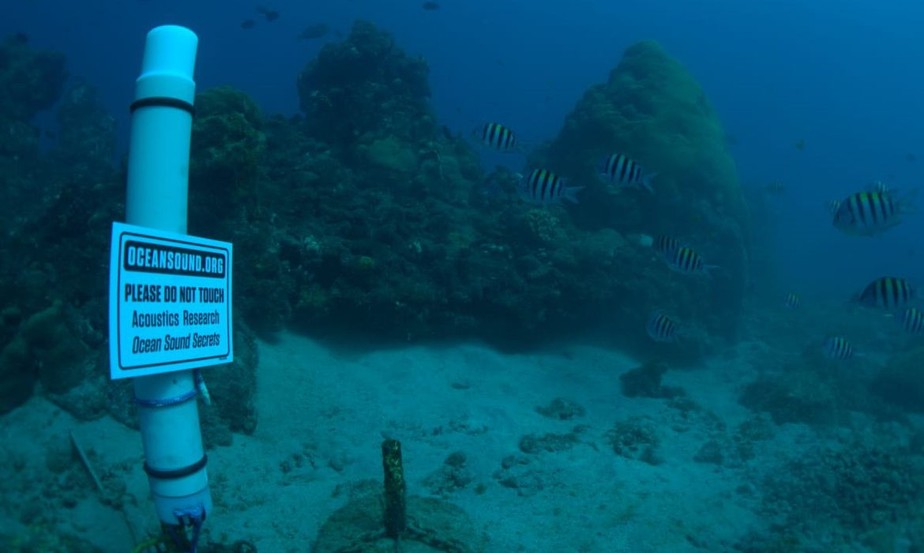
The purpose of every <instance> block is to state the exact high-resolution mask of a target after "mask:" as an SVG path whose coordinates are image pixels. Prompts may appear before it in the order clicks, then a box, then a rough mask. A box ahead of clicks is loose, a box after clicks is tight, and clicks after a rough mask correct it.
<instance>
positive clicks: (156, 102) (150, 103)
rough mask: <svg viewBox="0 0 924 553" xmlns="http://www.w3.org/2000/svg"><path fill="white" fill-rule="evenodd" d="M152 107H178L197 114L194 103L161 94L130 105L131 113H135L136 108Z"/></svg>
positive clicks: (193, 114) (191, 113)
mask: <svg viewBox="0 0 924 553" xmlns="http://www.w3.org/2000/svg"><path fill="white" fill-rule="evenodd" d="M150 107H161V108H176V109H181V110H183V111H188V112H189V114H190V115H192V116H195V115H196V108H195V107H193V105H192V104H190V103H189V102H186V101H184V100H178V99H177V98H167V97H165V96H164V97H161V96H154V97H151V98H142V99H140V100H135V101H134V102H132V105H131V106H130V107H129V111H130V112H131V113H135V110H136V109H141V108H150Z"/></svg>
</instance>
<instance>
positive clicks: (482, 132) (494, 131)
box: [472, 121, 519, 152]
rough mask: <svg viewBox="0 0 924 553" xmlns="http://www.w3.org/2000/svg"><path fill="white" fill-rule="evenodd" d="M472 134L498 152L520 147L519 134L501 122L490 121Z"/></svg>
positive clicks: (515, 149) (510, 150) (512, 150)
mask: <svg viewBox="0 0 924 553" xmlns="http://www.w3.org/2000/svg"><path fill="white" fill-rule="evenodd" d="M472 136H473V137H474V138H475V140H477V141H478V142H481V143H482V144H483V145H485V146H487V147H489V148H491V149H492V150H496V151H498V152H514V151H517V149H518V148H519V146H518V143H517V135H516V134H514V132H513V131H511V130H510V129H509V128H507V127H505V126H504V125H501V124H500V123H496V122H493V121H492V122H490V123H485V124H484V125H480V126H478V127H476V128H475V130H473V131H472Z"/></svg>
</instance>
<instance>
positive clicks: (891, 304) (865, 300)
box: [855, 276, 915, 311]
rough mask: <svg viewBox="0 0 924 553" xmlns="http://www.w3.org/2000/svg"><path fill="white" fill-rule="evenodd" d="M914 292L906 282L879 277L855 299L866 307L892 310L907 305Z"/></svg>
mask: <svg viewBox="0 0 924 553" xmlns="http://www.w3.org/2000/svg"><path fill="white" fill-rule="evenodd" d="M914 298H915V291H914V288H912V286H911V284H909V283H908V281H907V280H905V279H903V278H899V277H890V276H886V277H879V278H877V279H876V280H874V281H872V282H870V283H869V284H867V285H866V288H864V289H863V291H862V292H860V293H859V294H858V295H857V297H856V298H855V299H856V301H857V302H859V303H860V304H861V305H865V306H866V307H878V308H880V309H887V310H890V311H891V310H894V309H900V308H902V307H905V306H906V305H908V303H909V302H910V301H911V300H913V299H914Z"/></svg>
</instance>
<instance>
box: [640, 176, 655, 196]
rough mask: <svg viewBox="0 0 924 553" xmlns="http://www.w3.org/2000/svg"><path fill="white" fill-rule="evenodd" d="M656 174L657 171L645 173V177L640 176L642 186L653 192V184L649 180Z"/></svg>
mask: <svg viewBox="0 0 924 553" xmlns="http://www.w3.org/2000/svg"><path fill="white" fill-rule="evenodd" d="M657 176H658V174H657V173H648V174H647V175H645V177H644V178H642V188H644V189H645V190H647V191H649V192H651V193H652V194H654V191H655V190H654V186H652V184H651V181H653V180H654V179H655V177H657Z"/></svg>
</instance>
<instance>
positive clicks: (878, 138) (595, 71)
mask: <svg viewBox="0 0 924 553" xmlns="http://www.w3.org/2000/svg"><path fill="white" fill-rule="evenodd" d="M6 4H7V7H5V8H4V12H5V13H4V17H3V18H2V19H0V35H6V34H9V33H12V32H23V33H26V34H27V35H28V36H29V37H30V41H31V44H32V45H33V46H35V47H37V48H46V49H52V50H58V51H62V52H65V53H66V55H67V57H68V67H69V69H70V71H71V74H72V75H73V76H74V77H79V78H82V79H85V80H87V81H89V82H90V83H92V84H94V85H96V86H98V87H99V88H100V91H101V95H102V98H103V101H104V102H105V104H106V105H107V107H108V108H109V110H110V111H111V112H112V113H113V114H114V115H116V116H117V118H118V120H119V127H120V137H121V146H120V147H121V149H122V150H124V149H125V148H126V147H127V146H126V144H125V142H126V137H127V127H128V124H127V123H128V121H127V108H126V106H127V105H128V104H129V102H130V101H131V97H132V92H133V81H134V78H135V77H136V76H137V71H138V68H139V64H140V59H141V52H142V47H143V42H144V35H145V33H146V32H147V30H149V29H150V28H151V27H153V26H156V25H159V24H165V23H174V24H180V25H186V26H189V27H190V28H192V29H193V30H195V32H196V33H198V35H199V37H200V39H201V42H200V51H199V58H198V66H197V81H198V86H199V88H200V90H204V89H207V88H209V87H212V86H216V85H221V84H231V85H234V86H236V87H239V88H240V89H242V90H244V91H245V92H247V93H248V94H250V95H251V96H252V97H254V98H255V99H256V100H257V101H258V102H259V104H260V106H261V107H262V108H263V110H264V111H265V112H266V113H282V114H293V113H296V112H297V111H298V101H297V97H296V89H295V78H296V75H297V74H298V72H299V71H300V70H301V69H302V68H303V67H304V66H305V64H306V63H307V62H308V61H309V60H311V59H312V58H313V57H314V56H315V55H316V54H317V53H318V51H319V49H320V47H321V46H322V45H323V44H324V43H325V41H330V40H337V38H338V34H339V33H344V34H345V33H347V32H348V31H349V28H350V25H351V23H352V21H353V20H354V19H356V18H364V19H368V20H371V21H373V22H375V23H376V24H377V25H379V26H380V27H382V28H384V29H387V30H388V31H390V32H391V33H393V34H394V35H395V37H396V39H397V41H398V44H399V45H400V46H401V47H402V48H404V49H405V50H407V51H408V52H410V53H412V54H419V55H421V56H423V57H424V58H426V59H427V61H428V62H429V65H430V68H431V74H430V83H431V87H432V92H433V96H432V102H433V107H434V109H435V110H436V112H437V114H438V115H439V117H440V120H441V121H442V122H443V123H445V124H446V125H447V126H448V127H449V128H451V129H454V130H457V131H460V132H468V131H469V130H471V129H472V128H473V127H474V126H475V125H477V124H479V123H481V122H483V121H485V120H488V119H492V120H494V119H496V120H502V121H504V122H505V123H506V124H507V125H509V126H510V127H512V128H515V129H517V130H518V132H519V134H520V136H521V140H522V141H524V142H526V143H527V144H537V143H540V142H542V141H544V140H548V139H551V138H553V137H554V136H555V134H556V133H557V132H558V130H559V129H560V126H561V124H562V121H563V119H564V117H565V115H566V114H567V113H568V112H569V110H570V109H571V108H572V107H573V106H574V104H575V102H576V101H577V100H578V99H579V98H580V96H581V94H582V93H583V91H584V90H585V89H586V88H587V87H588V86H590V85H592V84H594V83H598V82H601V81H603V80H605V79H606V77H607V75H608V72H609V71H610V69H611V68H613V67H614V66H615V65H616V63H618V61H619V59H620V57H621V54H622V51H623V50H624V49H625V48H626V47H627V46H629V45H630V44H632V43H634V42H636V41H638V40H640V39H655V40H657V41H659V42H661V43H662V44H663V45H664V46H665V47H666V49H667V50H668V52H669V53H670V54H671V55H673V56H674V57H676V58H677V59H678V60H679V61H680V62H681V63H683V64H684V65H685V66H686V67H687V68H688V69H689V70H690V71H691V72H692V73H693V75H694V76H695V77H696V78H697V79H698V80H699V82H700V83H701V85H702V86H703V88H704V90H705V91H706V94H707V96H708V99H709V100H710V102H711V103H712V105H713V106H714V108H715V109H716V111H717V112H718V114H719V116H720V118H721V120H722V122H723V124H724V125H725V128H726V131H727V132H728V134H729V135H730V136H732V137H734V146H733V154H734V157H735V159H736V161H737V163H738V168H739V174H740V177H741V181H742V183H743V184H744V185H746V186H747V185H754V186H763V185H764V184H766V183H768V182H770V181H775V180H779V181H781V182H783V183H784V185H785V186H786V188H787V190H786V193H785V194H784V195H782V196H780V197H773V198H769V200H770V203H771V205H772V212H773V213H774V215H775V217H776V218H778V219H779V224H778V225H777V230H775V231H774V232H775V233H776V235H777V236H776V237H775V241H776V244H777V246H778V252H777V254H778V255H779V257H780V262H779V267H780V274H781V276H782V277H783V280H784V283H783V284H782V286H783V287H789V288H793V289H797V290H800V291H802V292H803V293H807V294H810V295H819V296H822V297H824V296H826V295H827V296H830V298H831V299H834V298H837V297H840V296H844V295H850V294H852V293H854V292H855V291H856V290H857V289H858V288H860V287H862V286H863V284H864V283H865V282H867V281H868V280H870V279H871V278H873V277H875V276H879V275H881V274H886V273H894V274H901V275H904V276H908V277H909V278H910V279H911V280H912V281H914V282H918V283H924V268H922V259H924V257H922V255H924V253H922V252H919V251H918V249H919V247H918V246H917V244H916V238H917V237H919V236H920V235H921V232H922V231H924V217H921V216H920V215H913V216H909V217H906V220H905V221H904V222H903V225H902V226H901V227H899V228H898V229H894V230H893V231H890V232H889V233H888V234H887V235H885V236H881V237H878V238H872V239H857V238H854V237H849V236H844V235H842V234H840V233H839V232H837V231H836V230H835V229H833V228H832V226H831V224H830V217H829V215H828V213H827V211H826V207H825V203H826V202H827V201H828V200H831V199H835V198H840V197H843V196H845V195H846V194H848V193H849V192H852V191H854V190H857V189H860V188H862V187H863V186H865V185H866V184H867V183H868V182H869V181H871V180H874V179H883V180H886V181H887V182H888V183H889V184H890V185H892V186H894V187H895V188H896V189H899V190H910V189H913V188H916V187H919V186H920V184H921V181H922V167H924V148H921V146H922V144H921V138H922V137H924V81H922V79H921V78H920V77H919V76H918V74H917V73H919V72H918V71H916V68H917V67H919V62H920V60H921V59H924V42H922V41H920V40H919V39H918V36H917V33H919V30H920V29H921V27H922V24H924V5H922V4H919V3H915V2H909V1H894V2H889V3H881V2H871V1H856V0H848V1H833V0H830V1H827V2H798V1H773V2H767V1H761V2H758V1H751V2H740V1H737V0H724V1H718V0H711V1H706V2H695V3H694V2H678V1H667V0H635V1H626V2H618V3H613V2H607V1H603V0H581V1H574V2H555V1H547V2H535V1H521V0H490V1H489V0H480V1H472V0H465V1H461V0H444V1H441V2H440V9H439V10H435V11H427V10H423V9H422V7H421V2H418V1H417V0H391V1H388V2H380V1H373V0H344V1H341V2H295V1H276V2H273V3H271V4H269V6H270V7H272V8H273V9H276V10H278V11H279V12H280V14H281V16H280V18H279V19H278V20H277V21H275V22H272V23H269V22H266V21H264V20H263V18H262V17H261V16H260V15H259V14H258V13H256V11H255V4H254V3H253V2H242V1H239V0H221V1H219V0H201V1H197V2H189V1H186V0H145V1H120V2H116V1H103V0H92V1H81V2H51V1H49V0H9V1H8V2H7V3H6ZM248 18H252V19H254V21H255V22H256V26H255V27H254V28H253V29H250V30H244V29H241V27H240V23H241V22H242V21H243V20H245V19H248ZM316 23H326V24H328V25H329V26H330V27H331V29H332V31H331V32H330V33H329V34H328V35H327V36H326V37H323V38H322V39H319V40H299V39H298V38H297V35H298V34H299V33H300V32H301V30H302V29H303V28H305V27H306V26H308V25H311V24H316ZM49 119H50V118H49ZM48 124H50V123H48ZM800 140H804V143H805V148H804V150H799V149H797V148H796V147H795V144H796V143H797V142H798V141H800ZM908 153H913V154H915V155H918V156H920V157H921V158H922V159H921V160H920V161H908V160H907V159H906V154H908ZM493 161H494V160H493V159H491V160H489V162H493ZM506 161H507V162H510V158H507V159H506ZM514 163H521V161H520V160H515V161H514ZM514 169H515V170H519V169H520V167H514ZM758 232H762V231H761V230H760V229H758ZM822 284H823V286H821V285H822Z"/></svg>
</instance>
